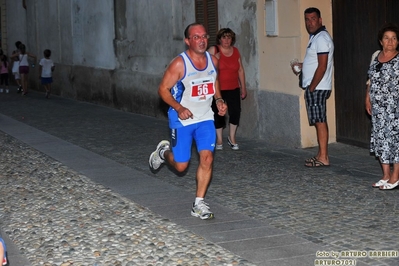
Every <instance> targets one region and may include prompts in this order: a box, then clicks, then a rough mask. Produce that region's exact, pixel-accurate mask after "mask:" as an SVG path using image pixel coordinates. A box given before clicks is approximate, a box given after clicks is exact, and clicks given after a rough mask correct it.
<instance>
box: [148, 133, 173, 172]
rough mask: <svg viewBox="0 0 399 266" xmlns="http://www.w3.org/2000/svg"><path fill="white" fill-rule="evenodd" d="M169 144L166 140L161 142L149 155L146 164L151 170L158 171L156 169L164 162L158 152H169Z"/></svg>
mask: <svg viewBox="0 0 399 266" xmlns="http://www.w3.org/2000/svg"><path fill="white" fill-rule="evenodd" d="M169 149H170V143H169V141H167V140H162V141H161V142H159V143H158V146H157V149H156V150H155V151H153V152H152V153H151V155H150V159H149V160H148V163H149V165H150V168H151V170H154V171H155V170H158V168H159V167H160V166H161V164H163V163H164V162H165V160H164V158H161V155H160V151H161V150H169Z"/></svg>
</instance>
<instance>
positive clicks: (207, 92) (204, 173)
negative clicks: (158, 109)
mask: <svg viewBox="0 0 399 266" xmlns="http://www.w3.org/2000/svg"><path fill="white" fill-rule="evenodd" d="M184 37H185V38H184V42H185V43H186V45H187V46H188V50H186V51H185V52H183V53H181V54H180V55H179V56H177V57H175V58H174V59H173V60H172V61H171V62H170V64H169V66H168V68H167V69H166V71H165V74H164V76H163V79H162V81H161V84H160V86H159V89H158V94H159V95H160V96H161V98H162V100H163V101H164V102H165V103H167V104H168V105H169V106H170V108H169V111H168V117H169V127H170V131H171V143H170V142H169V141H167V140H163V141H161V142H160V143H159V144H158V146H157V148H156V150H155V151H154V152H153V153H151V155H150V158H149V165H150V168H151V169H152V170H157V169H158V168H159V167H160V166H161V164H163V163H164V162H165V161H166V162H167V163H168V164H169V165H170V166H172V167H173V168H174V169H176V170H177V171H178V172H184V171H185V170H186V169H187V167H188V165H189V162H190V158H191V147H192V142H193V140H194V141H195V143H196V146H197V151H198V153H199V166H198V169H197V176H196V181H197V182H196V184H197V189H196V198H195V201H194V203H193V206H192V208H191V215H192V216H195V217H199V218H200V219H202V220H206V219H212V218H213V217H214V215H213V213H212V212H211V211H210V209H209V205H208V204H207V203H205V201H204V198H205V194H206V192H207V190H208V186H209V184H210V182H211V178H212V165H213V151H214V148H215V140H216V132H215V131H216V130H215V126H214V123H213V111H212V107H211V105H212V99H213V98H215V99H216V105H217V108H218V112H219V115H224V114H225V113H226V111H227V106H226V104H225V103H224V100H223V99H222V98H221V94H220V90H219V81H218V76H217V66H218V59H217V58H216V57H214V56H212V55H211V54H209V53H208V52H207V51H206V48H207V46H208V38H209V35H208V34H207V33H206V30H205V27H204V26H203V25H202V24H198V23H193V24H190V25H188V26H187V28H186V29H185V31H184Z"/></svg>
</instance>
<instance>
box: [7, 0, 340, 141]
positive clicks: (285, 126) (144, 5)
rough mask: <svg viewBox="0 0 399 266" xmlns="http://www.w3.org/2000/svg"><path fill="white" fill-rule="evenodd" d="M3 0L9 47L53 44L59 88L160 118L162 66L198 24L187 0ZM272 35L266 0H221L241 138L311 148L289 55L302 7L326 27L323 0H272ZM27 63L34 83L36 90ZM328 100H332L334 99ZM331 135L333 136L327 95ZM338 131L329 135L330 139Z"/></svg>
mask: <svg viewBox="0 0 399 266" xmlns="http://www.w3.org/2000/svg"><path fill="white" fill-rule="evenodd" d="M20 2H21V1H14V0H6V3H7V12H10V13H12V14H17V16H18V19H16V18H15V17H13V16H7V29H8V33H7V37H8V38H7V40H8V42H7V44H8V46H9V47H10V45H11V46H13V45H14V42H15V41H16V40H21V41H22V42H24V43H25V44H26V45H27V50H28V51H29V52H31V53H34V54H36V55H37V56H38V58H41V57H42V52H43V50H44V49H51V50H52V59H53V60H54V62H55V64H56V71H55V72H54V84H53V90H54V92H55V93H56V94H59V95H62V96H64V97H71V98H75V99H77V100H83V101H90V102H94V103H99V104H103V105H107V106H110V107H114V108H119V109H121V110H125V111H131V112H135V113H139V114H144V115H150V116H155V117H159V118H161V119H166V110H167V106H165V104H164V103H162V101H161V100H160V99H159V96H158V94H157V89H158V85H159V83H160V80H161V78H162V75H163V72H164V71H165V69H166V67H167V65H168V63H169V62H170V60H172V59H173V58H174V57H175V56H176V55H178V54H179V53H180V52H182V51H184V50H185V49H186V47H185V44H184V41H183V38H184V36H183V31H184V29H185V27H186V26H187V25H188V24H190V23H192V22H195V7H194V1H192V0H151V1H148V0H134V1H133V0H117V1H113V0H58V1H53V0H40V1H39V0H31V1H26V3H27V8H26V10H25V9H23V8H22V7H21V3H20ZM277 2H278V17H279V20H278V22H279V35H278V36H277V37H267V36H266V35H265V10H264V3H265V2H264V0H242V1H241V0H240V1H230V0H218V8H219V15H218V19H219V27H229V28H231V29H233V30H234V31H235V32H236V34H237V41H236V47H237V48H238V49H239V50H240V52H241V56H242V62H243V65H244V68H245V72H246V84H247V89H248V97H247V99H245V100H244V101H243V102H242V119H241V124H240V127H239V129H238V137H249V138H261V139H265V140H267V141H270V142H274V143H277V144H281V145H288V146H294V147H308V146H314V145H317V143H316V142H315V141H316V138H315V132H314V131H315V130H314V128H313V127H309V126H308V123H307V117H306V111H305V108H304V102H303V94H302V93H303V92H302V90H300V89H299V88H298V86H297V84H298V80H297V77H295V75H293V74H292V72H291V69H290V67H289V61H290V60H291V59H292V58H299V59H303V56H304V52H305V48H306V43H307V33H306V29H305V27H304V23H303V10H304V9H305V8H306V7H308V6H317V7H319V8H320V10H321V11H322V16H323V22H324V23H325V24H326V26H327V28H328V29H329V30H330V32H331V30H332V23H331V22H332V19H331V17H332V16H331V3H330V0H318V1H316V0H313V1H310V0H278V1H277ZM35 71H37V68H36V69H32V72H31V73H32V75H31V81H30V84H31V87H32V88H33V89H36V90H39V91H40V90H42V88H41V87H40V84H39V80H38V79H37V78H36V77H37V74H38V73H35ZM331 98H332V99H333V96H332V97H331ZM328 108H329V114H328V117H329V118H328V119H329V122H330V132H331V133H333V132H335V126H334V125H335V120H334V102H333V100H329V107H328ZM334 138H335V134H331V138H330V140H331V141H334Z"/></svg>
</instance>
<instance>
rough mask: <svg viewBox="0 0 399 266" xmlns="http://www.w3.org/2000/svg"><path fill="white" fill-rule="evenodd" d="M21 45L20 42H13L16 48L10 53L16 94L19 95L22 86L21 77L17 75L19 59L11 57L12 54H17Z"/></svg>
mask: <svg viewBox="0 0 399 266" xmlns="http://www.w3.org/2000/svg"><path fill="white" fill-rule="evenodd" d="M21 44H22V43H21V42H20V41H17V42H15V47H16V48H17V49H16V50H14V51H13V52H12V55H11V58H13V60H12V61H13V64H12V74H13V75H14V79H15V82H16V83H17V85H18V88H17V93H20V92H21V91H22V85H21V76H20V75H19V58H18V57H12V56H13V55H14V54H18V53H19V46H20V45H21Z"/></svg>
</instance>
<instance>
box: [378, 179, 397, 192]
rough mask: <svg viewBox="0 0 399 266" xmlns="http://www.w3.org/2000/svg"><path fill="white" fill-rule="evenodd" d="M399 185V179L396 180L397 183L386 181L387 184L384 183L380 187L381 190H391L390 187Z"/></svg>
mask: <svg viewBox="0 0 399 266" xmlns="http://www.w3.org/2000/svg"><path fill="white" fill-rule="evenodd" d="M398 185H399V180H398V181H396V182H395V183H393V184H391V183H386V184H385V185H382V186H381V187H380V189H381V190H390V189H394V188H396V187H397V186H398Z"/></svg>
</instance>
